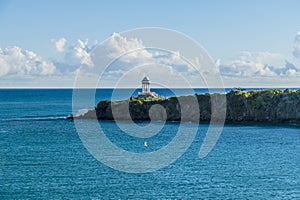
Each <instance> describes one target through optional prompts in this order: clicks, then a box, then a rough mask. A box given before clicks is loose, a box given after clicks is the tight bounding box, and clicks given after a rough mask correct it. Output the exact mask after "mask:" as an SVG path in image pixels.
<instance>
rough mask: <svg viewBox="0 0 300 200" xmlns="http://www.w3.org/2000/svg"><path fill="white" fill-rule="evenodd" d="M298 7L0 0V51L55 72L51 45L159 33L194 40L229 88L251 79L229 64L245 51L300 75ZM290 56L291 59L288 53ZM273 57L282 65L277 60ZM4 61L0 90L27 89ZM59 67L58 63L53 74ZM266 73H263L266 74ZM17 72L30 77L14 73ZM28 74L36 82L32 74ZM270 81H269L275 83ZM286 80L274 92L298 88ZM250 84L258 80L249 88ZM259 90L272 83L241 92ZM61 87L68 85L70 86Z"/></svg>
mask: <svg viewBox="0 0 300 200" xmlns="http://www.w3.org/2000/svg"><path fill="white" fill-rule="evenodd" d="M299 7H300V2H299V1H297V0H287V1H271V0H269V1H268V0H265V1H255V0H251V1H216V0H213V1H143V2H142V1H134V0H133V1H56V0H53V1H33V0H26V1H21V0H19V1H14V0H10V1H5V0H0V27H2V28H1V31H0V48H2V50H4V49H5V48H7V47H13V46H15V47H19V48H21V49H22V50H24V51H26V50H28V51H31V52H34V53H35V54H36V55H37V56H38V57H39V58H40V59H43V60H44V61H45V62H46V61H47V62H52V64H53V66H54V67H55V68H59V67H57V66H56V65H57V62H54V60H56V59H58V58H61V57H64V55H58V53H57V52H56V51H55V48H54V47H53V43H54V41H55V40H59V39H61V38H65V39H66V40H67V44H66V45H69V46H72V45H73V46H76V44H75V43H76V42H77V41H78V39H80V40H82V41H84V40H85V39H86V38H88V39H89V41H90V42H94V41H96V40H97V41H99V42H101V41H103V40H104V39H106V38H107V37H109V36H110V35H111V34H112V33H113V32H122V31H125V30H128V29H133V28H138V27H163V28H168V29H173V30H177V31H180V32H182V33H184V34H187V35H188V36H190V37H192V38H193V39H194V40H196V41H197V42H199V43H200V44H201V45H202V46H203V47H204V48H205V49H206V50H207V51H208V53H209V54H210V55H211V56H212V58H213V59H214V60H219V62H220V63H221V64H220V66H224V67H223V68H222V69H221V71H222V73H224V75H225V76H227V77H226V78H225V79H227V81H226V80H225V81H224V82H225V84H226V83H228V84H227V85H228V86H231V85H233V84H236V85H237V84H239V82H238V80H236V82H232V81H230V76H232V75H241V76H243V75H246V76H247V78H249V79H251V76H249V73H250V72H249V73H243V72H242V70H245V66H242V67H241V68H240V69H241V73H239V68H238V67H239V66H240V65H241V63H243V62H238V64H237V63H236V62H234V61H243V59H244V57H243V56H244V53H245V52H248V53H250V57H249V55H248V57H247V59H248V60H247V62H249V59H250V61H251V62H252V61H253V62H255V63H256V64H258V62H262V63H261V64H262V65H269V66H270V67H275V68H284V67H285V66H283V65H284V64H282V63H283V62H285V61H288V63H291V64H292V65H293V66H294V68H295V69H294V68H293V67H292V68H293V70H294V71H296V72H295V73H294V75H295V74H298V72H299V73H300V71H298V70H299V69H300V66H299V58H298V54H297V52H296V51H297V50H298V49H297V48H298V46H297V45H298V44H295V40H296V38H297V36H298V35H297V33H298V32H299V31H300V14H299ZM295 46H296V47H295ZM293 51H294V52H296V54H294V55H293ZM262 53H266V54H267V55H269V54H268V53H270V54H272V55H273V54H274V55H275V54H276V55H277V56H278V57H276V56H275V57H276V58H274V61H273V60H271V61H270V59H272V58H273V57H274V56H269V57H268V58H266V60H263V61H261V60H262V59H261V57H264V58H265V57H266V56H265V54H263V55H262ZM3 54H4V53H3ZM295 55H296V56H295ZM257 57H259V58H257ZM3 58H4V59H6V58H5V57H3ZM251 59H252V60H251ZM280 59H281V61H278V60H280ZM5 63H6V65H7V66H6V68H9V70H8V69H6V70H7V72H6V73H4V72H3V73H2V76H0V86H1V87H10V86H11V87H14V86H16V87H18V84H20V85H19V87H21V86H22V85H23V86H24V85H25V86H28V87H31V86H33V85H31V84H30V83H28V80H27V78H28V76H27V77H26V78H24V77H19V75H14V73H15V74H18V73H17V70H18V69H14V70H12V68H13V66H11V64H10V63H9V62H8V61H7V60H6V62H5ZM233 63H235V64H233ZM270 63H271V64H270ZM277 63H278V64H277ZM0 64H1V62H0ZM48 64H49V63H48ZM50 64H51V63H50ZM61 65H62V63H60V68H61V67H62V66H61ZM232 65H234V70H233V72H234V73H233V74H232V68H230V67H232ZM275 65H278V66H275ZM0 67H1V66H0ZM243 67H244V68H243ZM246 67H247V66H246ZM270 67H269V68H266V69H267V70H272V68H270ZM15 68H16V67H15ZM50 68H51V67H50ZM289 69H290V68H289ZM51 70H52V68H51ZM51 70H50V71H51ZM55 70H56V69H55ZM290 71H291V70H290ZM294 71H293V72H294ZM24 73H25V74H26V73H29V72H27V71H26V72H22V73H21V74H24ZM51 73H54V71H53V70H52V71H51ZM259 73H260V72H259ZM263 73H265V72H263ZM256 74H257V73H256ZM0 75H1V73H0ZM27 75H28V74H27ZM29 75H33V76H34V75H36V76H37V75H38V72H35V73H33V74H29ZM250 75H251V74H250ZM282 75H287V74H282ZM56 76H57V75H56ZM65 76H67V75H65ZM235 78H238V77H235ZM275 78H276V77H273V79H274V80H275ZM277 78H279V77H277ZM298 78H299V77H298ZM1 79H2V81H1ZM37 79H38V78H37ZM44 79H47V77H44V78H43V81H42V82H41V85H42V86H49V87H51V86H54V87H59V86H60V85H55V84H54V85H53V83H52V81H53V80H52V79H51V78H49V81H48V82H47V80H44ZM56 79H59V77H56ZM292 79H295V80H296V78H295V77H292V78H291V79H289V80H287V81H286V82H281V83H278V84H279V85H276V86H299V84H298V85H297V82H296V81H293V80H292ZM26 81H27V82H26ZM257 81H260V82H259V83H256V82H257ZM70 82H71V80H70ZM36 83H39V82H38V81H37V82H36ZM254 83H255V84H254ZM259 84H260V85H262V86H263V85H266V86H268V85H272V82H271V80H270V81H269V82H268V83H265V82H264V78H262V79H261V80H256V81H252V82H251V81H250V83H249V85H248V86H249V87H251V86H254V85H259ZM240 85H243V86H247V83H244V82H241V83H240ZM61 86H62V87H68V86H70V84H66V85H63V84H62V85H61Z"/></svg>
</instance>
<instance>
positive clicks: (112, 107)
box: [80, 89, 300, 124]
mask: <svg viewBox="0 0 300 200" xmlns="http://www.w3.org/2000/svg"><path fill="white" fill-rule="evenodd" d="M218 99H219V100H218ZM221 99H223V100H221ZM212 105H213V106H212ZM225 108H226V110H225ZM222 115H224V116H222ZM80 118H97V119H99V120H150V119H152V120H167V121H192V122H209V121H210V120H211V119H212V118H214V119H215V120H217V121H218V120H219V121H224V120H225V122H226V123H239V122H240V123H244V122H245V123H247V122H254V123H256V122H261V123H297V124H300V90H297V91H290V90H289V89H286V90H284V91H282V90H277V89H269V90H263V91H246V92H241V91H231V92H229V93H227V94H211V95H210V94H196V95H193V96H181V97H171V98H166V99H156V100H145V99H138V98H134V97H131V98H130V99H129V100H124V101H109V100H106V101H101V102H99V103H98V105H97V107H96V108H95V110H91V111H89V112H88V113H86V114H85V115H83V116H81V117H80Z"/></svg>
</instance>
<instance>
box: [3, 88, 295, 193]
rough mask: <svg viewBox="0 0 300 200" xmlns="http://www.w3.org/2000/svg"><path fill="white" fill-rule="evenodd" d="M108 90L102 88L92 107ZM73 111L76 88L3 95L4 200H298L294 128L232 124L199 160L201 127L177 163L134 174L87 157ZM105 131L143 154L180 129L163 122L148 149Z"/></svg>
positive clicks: (109, 126) (109, 125)
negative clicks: (156, 169)
mask: <svg viewBox="0 0 300 200" xmlns="http://www.w3.org/2000/svg"><path fill="white" fill-rule="evenodd" d="M111 92H112V90H110V89H107V90H98V91H97V92H96V97H95V101H96V102H97V101H99V100H100V99H108V98H110V96H111ZM156 92H157V93H159V94H160V95H162V96H171V95H172V94H173V93H172V91H170V90H159V89H158V90H156ZM179 92H180V94H187V92H186V90H184V89H180V90H179V91H177V92H176V93H179ZM197 92H198V93H204V92H206V91H205V90H200V89H199V90H198V91H197ZM127 96H128V94H127V92H126V90H120V91H119V93H118V97H119V98H120V99H122V98H124V97H127ZM70 113H72V90H67V89H66V90H55V89H53V90H37V89H36V90H0V114H1V115H0V155H1V156H0V199H37V198H42V199H158V198H159V199H215V198H216V199H299V198H300V167H299V166H300V148H299V147H300V129H299V128H297V127H292V126H239V125H227V126H225V127H224V129H223V132H222V135H221V137H220V139H219V140H218V143H217V145H216V146H215V147H214V149H213V151H212V152H211V153H210V154H209V155H208V156H207V157H205V158H204V159H199V158H198V153H199V149H200V146H201V144H202V142H203V138H204V136H205V132H206V130H207V128H208V125H200V126H199V130H198V132H197V135H196V137H195V140H194V142H193V143H192V145H191V146H190V148H189V149H188V150H187V151H186V152H185V153H184V154H183V156H182V157H180V158H179V159H178V160H177V161H175V162H174V163H172V164H171V165H169V166H168V167H166V168H163V169H160V170H158V171H155V172H152V173H142V174H129V173H125V172H120V171H117V170H114V169H111V168H110V167H107V166H106V165H104V164H102V163H100V162H99V161H97V160H96V159H95V158H94V157H93V156H92V155H91V154H89V153H88V151H87V150H86V149H85V147H84V146H83V144H82V142H81V140H80V138H79V136H78V133H77V132H76V129H75V126H74V122H72V121H69V120H66V119H65V117H66V116H67V115H68V114H70ZM87 123H89V122H88V120H87ZM124 123H125V122H124ZM139 125H140V126H144V125H145V124H143V123H142V122H141V123H140V124H139ZM101 126H102V128H103V129H104V130H105V131H106V133H107V137H108V138H110V140H111V141H112V142H113V143H115V144H116V145H118V146H119V147H120V148H124V149H126V150H128V151H133V152H143V151H155V150H157V149H158V148H161V147H163V146H164V145H166V144H167V143H168V142H169V141H170V140H171V139H172V138H173V137H174V136H175V133H176V130H177V129H178V126H179V124H178V123H171V122H170V123H166V124H165V126H164V128H163V129H162V131H161V132H162V134H158V135H155V136H154V137H153V138H149V139H148V147H147V148H146V150H145V148H144V147H143V140H142V139H140V138H134V137H131V136H128V135H124V134H123V133H122V131H121V130H120V129H119V128H118V127H117V126H116V124H115V123H114V122H101ZM129 126H130V124H129ZM186 126H191V125H189V124H186ZM129 128H130V127H129Z"/></svg>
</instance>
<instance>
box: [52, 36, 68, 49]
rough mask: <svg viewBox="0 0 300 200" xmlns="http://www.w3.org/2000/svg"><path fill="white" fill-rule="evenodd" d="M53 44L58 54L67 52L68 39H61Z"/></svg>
mask: <svg viewBox="0 0 300 200" xmlns="http://www.w3.org/2000/svg"><path fill="white" fill-rule="evenodd" d="M52 42H53V43H54V46H55V50H56V51H58V52H63V51H64V50H65V45H66V42H67V40H66V38H64V37H63V38H60V39H58V40H54V39H53V40H52Z"/></svg>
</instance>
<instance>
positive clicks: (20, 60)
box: [0, 46, 56, 76]
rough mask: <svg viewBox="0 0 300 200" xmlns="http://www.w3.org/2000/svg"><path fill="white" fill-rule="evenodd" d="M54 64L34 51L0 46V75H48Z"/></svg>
mask: <svg viewBox="0 0 300 200" xmlns="http://www.w3.org/2000/svg"><path fill="white" fill-rule="evenodd" d="M55 69H56V68H55V66H54V65H53V64H52V63H51V62H47V61H45V60H44V59H42V58H41V57H40V56H38V55H37V54H36V53H34V52H32V51H28V50H23V49H21V48H20V47H17V46H12V47H7V48H4V49H1V48H0V76H4V75H50V74H53V73H54V72H55Z"/></svg>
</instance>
